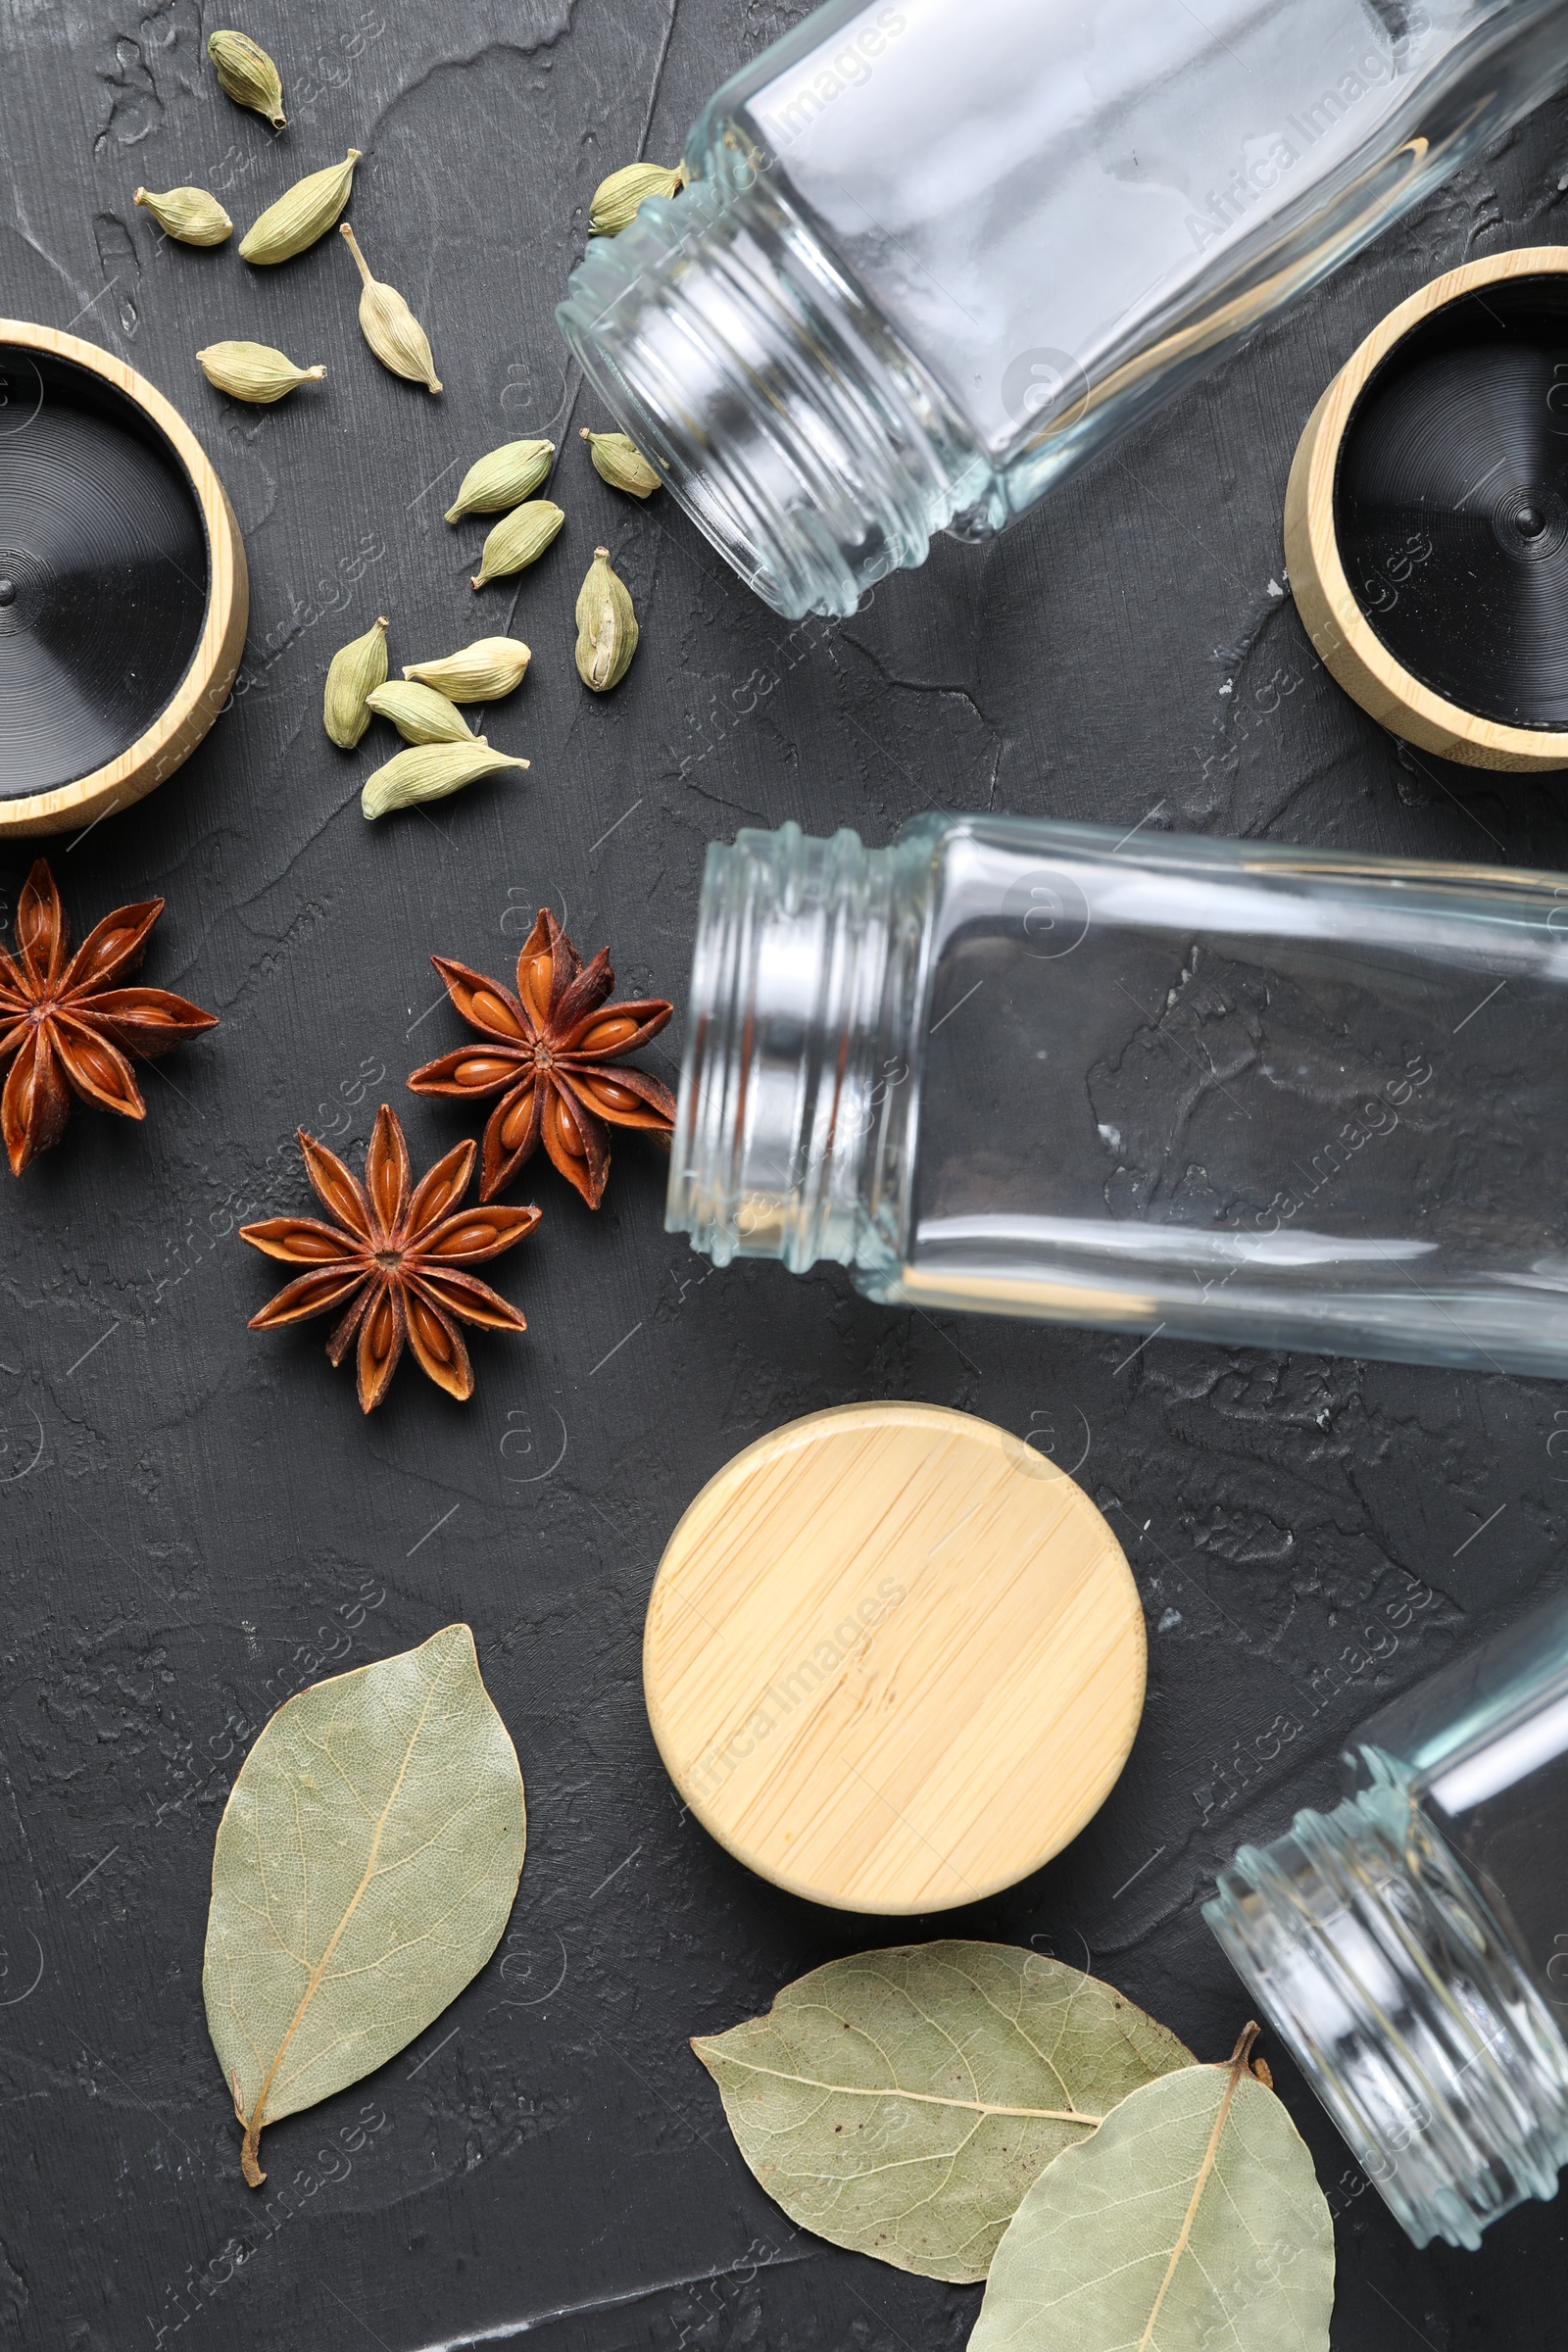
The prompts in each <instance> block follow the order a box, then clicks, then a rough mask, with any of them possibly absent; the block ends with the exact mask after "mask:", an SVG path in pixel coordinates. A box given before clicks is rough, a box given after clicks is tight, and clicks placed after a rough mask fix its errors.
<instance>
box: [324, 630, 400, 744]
mask: <svg viewBox="0 0 1568 2352" xmlns="http://www.w3.org/2000/svg"><path fill="white" fill-rule="evenodd" d="M386 631H387V619H386V614H385V613H380V614H379V615H378V616H377V618H376V619H374V620H373V621H372V622H371V623H370V625H369V627H368V629H367V630H366V632H365V635H364V636H363V637H351V638H350V640H349V642H348V644H347V645H340V646H339V647H338V650H337V652H336V653H335V654H334V655H333V656H332V659H331V662H329V663H328V665H327V672H326V691H325V693H324V694H323V695H322V697H321V719H322V723H323V724H324V725H325V728H326V731H327V733H328V735H330V736H331V738H332V741H333V742H334V743H335V744H336V745H337V747H338V749H339V751H344V752H352V751H353V749H354V747H355V745H356V744H357V743H358V742H359V740H360V737H361V736H362V735H363V734H364V733H365V730H366V728H367V727H368V725H369V723H370V712H369V709H368V701H369V697H370V696H371V695H372V694H373V693H374V692H375V689H376V688H377V686H384V685H385V683H386Z"/></svg>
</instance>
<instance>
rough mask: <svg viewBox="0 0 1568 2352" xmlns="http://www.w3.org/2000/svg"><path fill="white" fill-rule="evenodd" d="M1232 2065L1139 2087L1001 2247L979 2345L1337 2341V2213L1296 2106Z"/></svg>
mask: <svg viewBox="0 0 1568 2352" xmlns="http://www.w3.org/2000/svg"><path fill="white" fill-rule="evenodd" d="M1256 2031H1257V2029H1256V2027H1255V2026H1250V2027H1249V2028H1248V2030H1247V2032H1246V2033H1245V2034H1243V2036H1242V2039H1241V2041H1240V2042H1239V2043H1238V2044H1237V2048H1236V2052H1235V2055H1234V2056H1233V2058H1232V2059H1231V2062H1230V2064H1229V2065H1228V2066H1199V2067H1190V2068H1188V2069H1186V2070H1185V2071H1184V2072H1182V2073H1180V2074H1174V2075H1167V2076H1166V2077H1165V2078H1164V2080H1163V2081H1162V2082H1151V2083H1149V2084H1148V2085H1146V2087H1145V2088H1144V2089H1142V2090H1135V2091H1134V2092H1133V2093H1132V2094H1131V2096H1130V2097H1129V2098H1127V2099H1125V2100H1124V2101H1123V2102H1122V2104H1121V2105H1120V2106H1119V2107H1118V2108H1116V2110H1115V2111H1114V2113H1113V2114H1111V2115H1110V2116H1109V2117H1107V2119H1106V2121H1105V2122H1104V2123H1103V2125H1102V2127H1101V2129H1100V2130H1099V2131H1097V2132H1095V2133H1094V2134H1093V2136H1092V2137H1091V2138H1089V2139H1087V2140H1085V2141H1084V2142H1083V2143H1082V2145H1081V2146H1079V2147H1075V2148H1067V2149H1064V2150H1063V2152H1062V2154H1061V2155H1059V2156H1058V2157H1057V2158H1056V2160H1055V2162H1054V2164H1052V2165H1050V2166H1048V2167H1047V2169H1046V2171H1045V2172H1043V2173H1042V2174H1041V2176H1040V2178H1039V2180H1037V2181H1036V2182H1035V2184H1034V2186H1033V2188H1031V2189H1030V2191H1029V2193H1028V2195H1027V2196H1026V2197H1025V2198H1024V2200H1023V2202H1022V2204H1021V2205H1020V2206H1019V2208H1018V2211H1017V2214H1016V2216H1015V2217H1014V2220H1013V2224H1012V2227H1011V2229H1009V2230H1008V2231H1007V2234H1006V2236H1005V2238H1004V2239H1003V2241H1002V2243H1001V2245H1000V2246H999V2247H998V2248H997V2253H996V2259H995V2261H994V2262H993V2263H992V2265H991V2278H990V2282H989V2284H988V2285H987V2287H986V2297H985V2301H984V2303H983V2304H982V2305H981V2307H980V2317H979V2320H978V2321H977V2322H976V2324H975V2330H974V2333H973V2334H972V2335H971V2336H970V2338H969V2352H1214V2348H1215V2347H1218V2346H1221V2345H1223V2346H1224V2347H1226V2352H1328V2343H1329V2319H1330V2315H1331V2314H1332V2312H1333V2309H1334V2225H1333V2222H1332V2221H1331V2219H1330V2217H1329V2209H1328V2205H1327V2203H1326V2202H1325V2200H1324V2196H1323V2192H1322V2190H1321V2189H1320V2188H1319V2187H1318V2184H1317V2177H1316V2175H1315V2174H1314V2172H1313V2170H1312V2159H1311V2157H1310V2156H1309V2155H1308V2154H1307V2152H1306V2149H1305V2147H1304V2146H1303V2144H1302V2142H1301V2140H1300V2138H1299V2134H1298V2132H1297V2130H1296V2126H1295V2125H1294V2124H1293V2123H1292V2121H1291V2119H1290V2117H1289V2116H1288V2115H1287V2114H1286V2112H1285V2109H1284V2108H1283V2107H1282V2106H1281V2104H1280V2102H1279V2100H1278V2099H1277V2098H1276V2097H1275V2096H1274V2093H1273V2092H1272V2091H1271V2090H1268V2089H1265V2087H1264V2085H1263V2084H1262V2082H1259V2081H1258V2080H1257V2078H1256V2077H1255V2076H1253V2075H1250V2074H1249V2072H1248V2071H1247V2053H1248V2050H1249V2049H1250V2045H1251V2040H1252V2036H1253V2034H1255V2033H1256Z"/></svg>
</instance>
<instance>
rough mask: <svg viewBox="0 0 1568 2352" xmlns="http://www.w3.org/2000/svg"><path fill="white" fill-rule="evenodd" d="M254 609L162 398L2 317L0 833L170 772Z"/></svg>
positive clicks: (211, 486) (57, 820) (53, 338)
mask: <svg viewBox="0 0 1568 2352" xmlns="http://www.w3.org/2000/svg"><path fill="white" fill-rule="evenodd" d="M248 607H249V588H248V583H247V574H246V569H245V549H244V544H243V542H242V540H241V538H240V534H239V525H238V524H237V522H236V521H235V519H234V514H233V510H232V509H231V507H230V506H229V503H228V499H227V497H226V495H225V494H224V490H223V486H222V484H221V482H220V480H219V478H218V476H217V474H216V473H215V472H214V470H213V467H212V466H211V465H210V463H209V462H208V458H207V454H206V452H205V451H204V449H203V448H202V446H201V443H200V442H199V441H198V440H197V438H196V436H195V434H194V433H193V432H192V431H191V429H190V427H189V425H187V424H186V423H185V421H184V419H183V418H182V417H180V416H179V415H178V413H177V412H176V411H175V410H174V409H173V408H172V406H171V404H170V403H169V402H168V401H167V400H166V399H165V398H164V396H163V394H162V393H161V392H158V391H157V390H155V388H154V387H153V385H151V384H150V383H148V381H147V380H146V378H145V377H144V376H140V375H138V374H137V373H136V371H135V369H134V368H127V367H126V366H125V365H124V363H123V361H121V360H117V359H116V358H115V357H114V356H113V354H112V353H110V352H107V351H100V350H99V349H98V347H97V345H96V344H93V343H87V342H84V341H83V340H82V339H81V337H80V336H78V335H71V334H66V333H63V332H60V331H58V330H57V329H55V328H53V327H48V326H33V325H30V324H29V323H28V322H27V321H26V320H25V319H0V840H4V839H5V838H6V837H7V836H9V835H18V836H25V835H31V834H38V833H58V832H61V831H63V830H65V829H66V828H67V827H68V826H69V827H71V828H76V827H80V826H85V825H90V824H91V823H93V821H94V820H95V819H96V818H98V817H100V816H107V815H109V814H110V812H111V811H112V810H114V809H124V808H127V807H128V806H129V804H130V803H131V802H132V801H137V800H140V799H141V798H142V796H143V794H145V793H149V792H151V791H152V790H153V788H154V787H155V785H158V784H161V783H162V782H163V780H164V778H165V777H166V776H170V775H172V773H173V771H174V769H175V768H176V767H178V765H179V764H180V762H181V760H185V759H186V758H188V756H189V754H190V753H191V752H192V751H194V749H195V747H196V745H197V744H198V743H200V741H201V739H202V737H203V736H204V735H205V734H206V733H207V730H208V728H209V727H210V726H211V725H212V723H213V721H214V719H215V718H216V717H217V716H218V714H219V712H220V711H221V710H222V708H223V705H224V703H225V702H226V701H227V699H228V694H229V689H230V687H231V686H232V685H233V682H234V677H235V674H236V672H237V670H238V668H239V662H240V656H241V655H242V653H243V652H244V648H245V623H246V614H247V611H248Z"/></svg>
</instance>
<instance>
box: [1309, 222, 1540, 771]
mask: <svg viewBox="0 0 1568 2352" xmlns="http://www.w3.org/2000/svg"><path fill="white" fill-rule="evenodd" d="M1565 272H1568V247H1565V246H1561V245H1534V246H1524V247H1521V248H1519V249H1518V250H1516V251H1514V252H1512V253H1499V254H1494V255H1492V256H1490V257H1489V258H1488V259H1487V260H1485V261H1480V262H1470V263H1467V264H1466V266H1465V267H1464V268H1463V269H1461V270H1448V271H1447V272H1446V275H1444V276H1443V277H1438V278H1434V279H1433V281H1432V283H1431V284H1430V285H1428V286H1423V287H1422V288H1421V290H1420V292H1419V293H1416V294H1412V295H1411V296H1410V298H1409V300H1408V301H1406V302H1401V303H1400V304H1399V305H1398V307H1397V310H1393V311H1391V312H1390V313H1389V315H1388V317H1387V318H1386V319H1383V321H1382V322H1381V324H1380V325H1378V326H1377V327H1375V328H1374V329H1373V331H1372V333H1371V334H1370V335H1368V336H1367V338H1366V340H1365V342H1364V343H1362V344H1361V345H1360V346H1359V347H1358V348H1357V349H1356V350H1355V351H1354V352H1352V354H1351V355H1350V358H1349V359H1348V361H1347V362H1346V364H1345V366H1344V367H1343V368H1341V369H1340V372H1339V374H1338V375H1337V376H1336V377H1335V378H1334V381H1333V382H1332V383H1331V384H1330V385H1329V387H1328V390H1327V391H1326V392H1325V393H1324V395H1323V397H1322V399H1321V400H1320V401H1319V402H1318V404H1317V407H1316V408H1315V409H1314V410H1313V412H1312V414H1311V416H1310V417H1308V419H1307V422H1306V429H1305V430H1304V432H1303V433H1302V435H1301V438H1300V442H1299V445H1298V448H1297V452H1296V458H1295V462H1294V464H1293V465H1292V466H1291V478H1290V483H1289V486H1288V488H1287V490H1286V494H1285V558H1286V564H1287V566H1288V569H1289V572H1290V581H1291V593H1292V595H1293V597H1294V598H1295V600H1296V608H1297V611H1298V612H1299V614H1300V616H1301V619H1302V621H1303V622H1304V624H1305V626H1306V631H1307V634H1308V636H1309V637H1310V638H1311V640H1312V644H1313V647H1314V649H1315V651H1316V652H1317V654H1318V655H1319V657H1320V659H1321V660H1322V662H1323V663H1324V665H1325V667H1326V668H1327V669H1328V670H1329V672H1330V674H1331V675H1332V676H1333V677H1334V678H1335V680H1336V681H1337V682H1338V684H1339V685H1341V686H1343V688H1344V689H1345V691H1346V693H1347V694H1348V695H1349V696H1350V698H1351V700H1352V701H1354V702H1357V703H1359V704H1360V706H1361V708H1362V710H1363V711H1367V712H1368V713H1369V714H1370V715H1371V716H1372V717H1373V718H1375V719H1376V720H1377V721H1378V722H1379V724H1380V725H1382V726H1385V727H1387V728H1389V730H1390V731H1391V733H1393V734H1395V735H1398V736H1402V737H1403V738H1404V740H1405V741H1406V742H1408V743H1413V744H1418V745H1419V746H1420V747H1421V748H1422V749H1423V750H1425V751H1429V752H1436V753H1438V754H1439V755H1440V757H1442V758H1443V759H1446V760H1457V761H1459V762H1460V763H1461V764H1463V765H1464V766H1467V767H1487V768H1508V769H1514V770H1521V771H1527V772H1528V771H1532V770H1534V771H1542V770H1545V769H1550V768H1560V767H1568V729H1563V728H1559V727H1556V726H1539V727H1538V726H1518V725H1510V724H1507V723H1506V722H1505V721H1504V720H1502V719H1499V718H1497V717H1495V716H1491V717H1489V716H1487V715H1486V714H1485V713H1484V712H1482V711H1472V710H1468V709H1466V708H1465V707H1464V706H1463V704H1462V703H1461V702H1459V701H1456V700H1454V699H1452V697H1451V696H1450V695H1446V694H1444V693H1441V692H1438V691H1435V690H1434V688H1433V687H1432V686H1430V685H1427V684H1424V683H1423V682H1422V680H1421V679H1420V678H1418V677H1417V676H1415V675H1414V673H1413V672H1412V670H1411V669H1409V668H1408V667H1407V666H1406V665H1405V663H1404V662H1401V661H1400V660H1398V659H1397V657H1396V655H1395V654H1394V653H1393V652H1391V650H1390V648H1389V646H1388V644H1387V643H1386V642H1385V641H1384V639H1383V638H1382V637H1381V636H1380V635H1379V633H1378V631H1377V629H1376V627H1375V626H1374V625H1373V622H1372V620H1371V618H1370V617H1369V616H1368V613H1367V611H1366V610H1365V609H1364V608H1363V605H1362V603H1361V601H1360V600H1359V599H1358V598H1357V596H1356V594H1355V591H1354V589H1353V588H1352V586H1351V584H1350V579H1349V577H1348V572H1347V568H1346V557H1345V551H1344V550H1343V548H1342V546H1341V543H1340V535H1339V525H1340V513H1339V490H1340V484H1341V475H1342V464H1343V461H1344V460H1345V457H1346V452H1347V449H1348V447H1349V445H1350V442H1351V439H1352V437H1353V435H1354V433H1355V430H1356V425H1357V413H1358V409H1359V407H1360V404H1361V402H1362V396H1363V394H1365V393H1367V392H1368V390H1369V387H1372V384H1373V378H1374V376H1376V375H1377V374H1378V372H1379V370H1380V369H1382V368H1384V367H1385V364H1386V363H1389V362H1391V361H1393V362H1394V363H1395V364H1396V365H1397V364H1398V361H1399V360H1400V359H1402V357H1403V356H1404V355H1402V354H1399V353H1398V346H1399V345H1400V344H1402V343H1404V342H1405V341H1406V339H1407V338H1408V337H1411V336H1414V335H1415V334H1416V333H1417V332H1418V330H1422V329H1425V330H1427V332H1428V333H1430V332H1432V331H1434V329H1433V326H1432V323H1431V322H1433V321H1435V320H1436V319H1438V315H1439V314H1440V313H1442V312H1444V311H1445V310H1446V309H1448V307H1449V306H1450V305H1453V304H1457V303H1461V302H1463V300H1464V298H1465V297H1467V296H1469V295H1473V294H1479V295H1480V296H1483V297H1484V296H1485V295H1486V294H1487V293H1488V292H1489V290H1490V291H1492V292H1493V293H1494V297H1496V295H1497V293H1498V292H1507V291H1509V290H1511V289H1516V288H1518V287H1520V286H1521V285H1522V284H1523V283H1524V281H1528V280H1530V279H1532V278H1534V279H1543V280H1546V281H1555V282H1556V284H1557V285H1558V286H1561V285H1562V284H1563V280H1564V273H1565ZM1557 299H1558V300H1559V301H1560V300H1561V298H1560V297H1558V298H1557ZM1437 331H1441V329H1439V330H1437ZM1502 463H1503V461H1502V458H1501V456H1500V445H1499V454H1497V455H1496V462H1495V464H1493V461H1492V459H1491V458H1487V457H1483V459H1482V460H1481V462H1480V463H1479V464H1478V466H1477V468H1476V472H1477V476H1478V480H1477V483H1476V485H1475V487H1476V489H1477V490H1478V491H1480V490H1481V489H1483V488H1484V485H1485V481H1486V478H1487V468H1488V467H1489V466H1491V467H1492V470H1493V471H1495V470H1496V469H1497V467H1498V466H1501V465H1502ZM1565 661H1568V648H1565Z"/></svg>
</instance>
